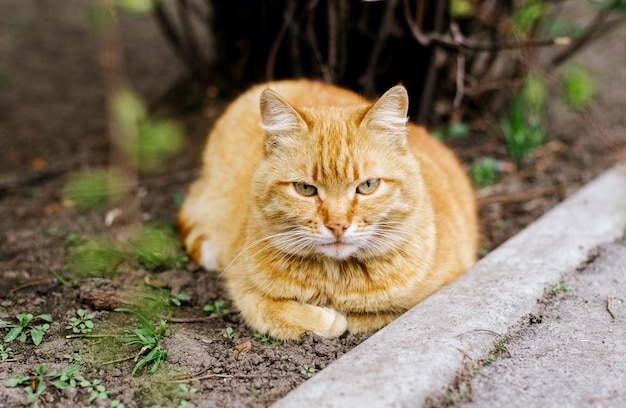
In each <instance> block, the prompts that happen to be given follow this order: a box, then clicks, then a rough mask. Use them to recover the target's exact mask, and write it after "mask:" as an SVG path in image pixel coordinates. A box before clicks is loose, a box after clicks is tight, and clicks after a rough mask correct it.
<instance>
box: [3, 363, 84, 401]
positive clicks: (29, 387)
mask: <svg viewBox="0 0 626 408" xmlns="http://www.w3.org/2000/svg"><path fill="white" fill-rule="evenodd" d="M79 369H80V366H79V365H78V364H74V365H71V366H69V367H67V368H65V369H63V370H54V371H51V372H49V373H48V372H46V365H45V364H39V365H38V366H36V367H35V370H33V371H32V372H30V373H29V375H13V376H11V377H9V378H8V379H7V380H6V381H5V382H4V385H5V386H7V387H9V388H14V387H17V386H18V385H22V386H24V390H25V391H26V395H27V398H26V400H27V402H28V403H29V404H33V405H32V406H33V407H36V408H37V407H39V404H38V400H39V397H40V396H41V394H42V393H43V392H44V391H45V390H46V387H47V385H48V384H50V385H52V386H54V387H55V388H57V389H59V390H64V389H65V388H67V387H69V386H72V387H75V386H76V385H77V384H79V385H80V384H82V382H83V381H85V379H84V378H83V377H82V376H80V375H77V374H76V372H77V371H78V370H79Z"/></svg>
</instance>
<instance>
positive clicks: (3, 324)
mask: <svg viewBox="0 0 626 408" xmlns="http://www.w3.org/2000/svg"><path fill="white" fill-rule="evenodd" d="M16 318H17V320H18V324H14V323H11V322H8V321H5V320H0V329H6V328H9V329H10V330H9V332H8V333H7V334H6V336H5V337H4V342H5V343H10V342H12V341H13V340H15V339H18V340H19V341H21V342H22V343H23V342H25V341H26V339H27V338H28V335H29V334H30V338H31V339H32V341H33V344H34V345H35V346H38V345H39V344H41V341H42V340H43V336H44V334H46V332H47V331H48V330H49V329H50V325H49V324H48V323H52V317H51V316H50V315H49V314H41V315H37V316H34V315H33V314H31V313H18V314H17V316H16ZM33 320H43V321H45V322H47V323H44V324H41V325H38V326H31V322H32V321H33Z"/></svg>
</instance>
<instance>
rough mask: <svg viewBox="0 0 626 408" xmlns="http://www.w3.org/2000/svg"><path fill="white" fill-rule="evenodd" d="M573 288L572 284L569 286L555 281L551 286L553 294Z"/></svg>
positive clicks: (569, 290)
mask: <svg viewBox="0 0 626 408" xmlns="http://www.w3.org/2000/svg"><path fill="white" fill-rule="evenodd" d="M573 290H574V287H573V286H569V285H567V284H565V283H563V282H556V283H555V284H554V287H553V288H552V293H554V294H555V295H556V294H557V293H561V292H572V291H573Z"/></svg>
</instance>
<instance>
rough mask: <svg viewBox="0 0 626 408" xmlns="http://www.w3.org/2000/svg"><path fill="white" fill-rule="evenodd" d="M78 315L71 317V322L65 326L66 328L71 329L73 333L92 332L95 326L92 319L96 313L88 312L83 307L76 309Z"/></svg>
mask: <svg viewBox="0 0 626 408" xmlns="http://www.w3.org/2000/svg"><path fill="white" fill-rule="evenodd" d="M76 316H78V317H71V318H70V324H68V325H67V326H65V328H66V329H68V330H71V331H72V332H73V333H80V334H87V333H91V331H92V330H93V326H94V325H93V321H92V320H91V319H93V318H94V316H95V315H94V314H93V313H87V312H86V311H84V310H83V309H78V310H77V311H76Z"/></svg>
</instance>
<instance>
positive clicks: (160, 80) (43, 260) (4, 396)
mask: <svg viewBox="0 0 626 408" xmlns="http://www.w3.org/2000/svg"><path fill="white" fill-rule="evenodd" d="M2 3H3V4H2V10H1V12H0V146H1V147H2V160H0V319H2V320H12V319H13V320H14V318H15V316H16V315H17V314H18V313H23V312H31V313H33V314H42V313H49V314H50V315H51V317H52V323H51V324H50V329H49V331H48V332H47V333H46V334H45V336H44V338H43V342H42V343H41V345H39V346H38V347H34V346H33V345H32V343H31V342H30V341H27V342H24V343H21V342H19V341H14V342H12V343H6V344H3V343H0V345H3V346H5V347H7V346H9V347H11V348H12V349H13V352H14V353H13V354H12V355H10V356H8V358H3V359H0V382H1V384H0V407H5V406H6V407H16V406H27V405H28V403H27V395H26V392H25V388H24V387H16V388H10V387H6V386H5V385H4V383H5V381H6V380H7V378H9V377H10V376H14V375H16V374H21V375H26V374H27V373H29V372H31V371H32V370H33V369H34V368H35V366H37V365H39V364H42V363H45V364H46V368H47V370H49V371H51V370H54V369H62V368H64V367H67V366H68V365H69V364H70V361H69V360H68V359H67V358H64V355H65V354H68V355H72V354H73V353H77V354H79V355H80V356H81V360H80V361H79V363H80V364H81V371H80V373H81V374H82V375H83V376H84V377H85V378H87V379H89V380H90V381H93V380H95V379H99V380H101V381H102V384H103V385H104V386H105V387H106V389H107V390H108V391H109V394H108V397H107V398H106V399H103V400H97V401H96V402H94V403H93V404H94V405H96V406H97V405H101V406H102V405H103V406H110V405H111V403H112V401H113V400H118V401H120V402H121V403H123V404H124V406H126V407H142V406H185V404H186V403H187V405H190V404H192V405H195V406H199V407H216V406H217V407H219V406H225V407H230V406H245V405H246V404H247V405H250V406H256V405H258V406H266V405H268V404H270V403H271V402H272V401H275V400H277V399H279V398H280V397H281V396H283V395H285V394H286V393H287V392H289V391H290V390H291V389H293V388H294V387H296V386H297V385H298V384H300V383H302V382H303V381H306V379H307V378H308V376H309V375H310V374H312V375H315V372H314V371H312V370H309V371H308V372H307V368H311V367H312V368H314V369H315V370H316V371H319V370H321V369H323V368H324V367H325V366H326V365H328V364H329V363H331V362H332V361H333V360H335V359H336V358H338V357H340V356H341V355H342V354H344V353H346V352H347V351H348V350H350V349H351V348H353V347H354V346H355V345H357V344H358V343H360V342H362V341H364V340H365V339H366V337H367V336H352V335H347V336H344V337H342V338H340V339H336V340H324V339H320V338H317V337H315V336H311V335H306V336H304V338H303V339H302V341H300V342H285V343H282V344H280V345H277V344H272V343H271V341H267V340H266V341H263V339H259V338H257V337H255V336H254V335H255V333H253V332H251V331H250V330H249V329H247V328H246V327H245V326H243V325H242V324H240V321H239V317H238V315H237V314H236V313H229V314H225V315H221V316H218V317H216V318H213V319H210V320H207V321H203V322H194V323H176V322H174V321H172V320H175V319H184V318H198V317H205V316H207V313H205V312H203V310H202V307H203V306H204V305H206V304H211V303H213V302H215V301H217V300H220V299H226V295H225V292H224V290H223V288H222V287H221V285H220V282H219V280H218V279H217V277H216V276H215V275H212V274H209V273H207V272H205V271H203V270H201V269H200V268H198V267H197V266H196V265H194V264H192V263H186V264H185V265H184V266H183V268H182V269H173V270H168V271H164V272H162V273H160V274H158V275H155V274H151V275H150V278H151V279H157V278H160V279H161V280H163V281H164V282H166V283H167V284H168V286H169V287H170V288H171V290H172V292H174V293H185V294H188V295H189V296H190V301H189V302H185V303H183V305H182V306H181V307H179V308H172V309H171V310H170V311H169V313H170V316H168V317H169V318H171V320H170V321H169V322H168V325H167V333H166V336H165V338H164V340H163V342H162V347H163V348H164V349H166V350H167V351H168V356H167V358H166V360H165V361H164V362H162V364H161V367H159V368H158V370H157V371H156V372H155V373H154V374H150V373H149V372H147V371H146V370H140V371H139V372H138V373H137V374H136V375H134V376H132V375H131V371H132V369H133V366H134V364H135V363H134V362H133V361H130V360H129V359H127V358H128V357H131V358H132V357H134V355H135V354H136V353H137V350H136V349H132V348H127V347H122V346H120V345H119V344H118V343H114V342H111V341H108V340H107V338H106V337H96V338H66V336H67V335H68V334H70V333H69V332H68V330H67V329H66V328H65V326H66V325H67V324H68V322H69V321H70V318H71V317H73V316H75V312H76V310H77V309H79V308H84V309H88V310H89V311H91V312H93V313H95V317H94V319H93V320H94V323H95V330H94V332H93V333H94V334H95V333H104V332H107V333H111V332H115V331H116V330H117V332H120V331H121V327H129V328H135V327H137V321H136V320H133V319H132V318H130V317H128V316H126V315H123V314H121V313H117V312H113V311H112V309H113V308H114V307H116V306H119V305H126V306H127V307H130V306H132V304H133V300H132V296H130V295H129V291H130V288H135V287H137V286H140V285H142V282H143V280H144V278H145V277H146V275H147V273H146V272H145V271H143V270H139V269H138V270H130V271H128V272H127V273H126V274H124V275H122V276H117V277H114V278H110V279H96V278H93V279H82V280H80V281H79V282H78V283H77V284H76V285H72V284H61V283H59V282H58V281H57V280H56V279H54V278H53V276H52V275H51V274H50V271H58V270H59V268H60V267H61V265H62V264H63V260H64V257H65V255H66V249H65V242H66V239H67V237H68V235H69V234H71V233H72V232H76V231H81V233H82V234H88V233H90V232H102V231H106V230H107V227H106V225H105V223H104V218H105V215H106V213H107V212H108V211H109V210H111V208H102V209H99V210H95V211H90V212H78V211H76V210H75V209H72V208H69V207H67V206H64V204H63V200H62V197H61V188H62V186H63V183H64V181H65V180H66V179H67V176H68V175H69V174H71V172H73V171H76V170H80V169H85V168H93V167H96V166H99V165H103V164H105V163H106V162H107V159H108V155H109V149H108V138H107V130H106V109H105V99H104V91H103V87H102V85H101V84H102V81H101V76H100V70H99V66H98V64H97V61H96V58H95V52H94V42H93V38H92V35H91V34H90V29H89V24H88V21H87V17H86V11H85V8H84V2H82V1H80V0H71V1H69V0H68V1H64V2H58V4H56V3H55V5H54V7H52V3H51V2H41V3H37V2H29V3H25V2H23V1H21V0H4V1H3V2H2ZM36 4H40V5H41V4H44V5H46V4H47V5H48V7H36ZM121 23H122V24H121V26H122V34H123V37H124V38H123V40H124V45H125V47H126V49H127V65H128V72H129V76H130V79H131V82H132V84H133V86H134V87H135V88H136V89H137V90H138V91H139V92H140V94H141V95H142V96H143V97H144V98H145V99H146V100H147V101H154V100H156V99H157V98H158V97H159V96H160V95H161V94H162V93H163V92H164V91H165V89H167V87H168V85H169V84H171V83H173V82H174V81H175V80H176V79H177V78H178V76H179V75H180V74H181V73H182V68H181V67H180V65H179V63H178V61H177V60H176V58H175V57H174V55H173V54H172V52H171V50H170V49H169V48H168V47H167V45H166V44H165V43H164V41H163V39H162V38H161V36H160V34H159V33H158V30H157V27H156V26H155V25H154V23H153V21H152V20H151V19H149V18H146V17H136V16H124V15H123V16H122V20H121ZM623 38H624V36H623V35H617V34H612V35H611V36H608V37H605V38H604V39H603V40H602V42H601V43H600V44H597V45H596V46H594V48H593V50H590V51H588V52H587V53H583V54H581V56H580V59H581V60H582V61H584V62H586V63H588V64H589V65H590V68H591V69H592V71H593V73H594V75H596V76H597V78H598V83H597V97H596V99H595V100H594V102H593V104H592V105H591V106H590V107H589V108H588V109H587V110H585V112H583V113H582V114H577V115H574V114H572V113H569V112H567V111H566V110H564V109H562V108H560V107H559V106H556V105H555V106H554V108H553V110H552V117H553V120H551V126H550V135H551V138H550V140H549V141H548V143H546V144H545V145H544V146H543V147H541V148H539V149H538V150H537V151H536V152H534V153H533V154H531V155H530V156H529V157H527V158H526V159H524V160H522V161H521V162H520V163H517V166H516V169H515V171H511V172H506V173H503V174H502V175H501V180H500V182H499V183H498V184H497V185H495V186H494V187H491V188H488V189H482V190H480V191H478V195H479V197H480V204H481V226H482V230H483V234H484V238H483V246H484V248H485V251H489V250H490V249H493V248H495V247H496V246H498V245H499V244H500V243H502V242H503V241H504V240H506V239H507V238H509V237H510V236H512V235H514V234H515V233H516V232H518V231H519V230H520V229H522V228H523V227H524V226H526V225H528V224H529V223H530V222H531V221H532V220H534V219H536V218H537V217H538V216H540V215H541V214H543V213H544V212H545V211H546V210H547V209H549V208H551V207H552V206H554V205H555V204H556V203H558V202H559V201H561V200H562V199H563V198H564V197H566V196H567V195H568V194H570V193H571V192H573V191H575V190H576V189H578V188H579V187H580V186H581V185H583V184H584V183H586V182H587V181H589V180H591V179H592V178H593V177H595V176H597V175H598V174H599V173H601V172H602V171H603V170H604V169H606V168H607V167H609V166H610V165H611V164H612V163H615V162H617V161H619V160H621V159H623V158H624V157H626V155H625V152H626V150H625V148H626V138H625V134H626V132H624V129H625V128H626V116H624V115H623V109H621V108H623V107H624V106H626V95H625V93H624V91H623V90H624V89H626V87H625V86H624V85H625V84H626V81H625V80H624V78H625V76H624V60H625V57H624V42H623ZM590 56H591V58H590ZM616 83H617V84H619V85H618V86H616ZM225 91H226V93H228V90H225ZM219 94H221V92H218V95H219ZM225 103H226V101H225V100H222V99H219V98H213V99H210V100H209V103H208V104H207V106H206V109H205V110H204V111H203V112H202V113H197V114H189V115H186V116H184V117H180V118H178V120H179V121H180V123H181V124H182V125H183V126H184V127H185V129H186V131H187V141H186V144H185V148H184V149H183V150H182V152H180V153H179V154H178V155H176V156H175V157H174V158H172V159H170V160H168V161H167V162H166V163H164V165H163V168H162V170H161V171H159V172H158V173H156V174H152V175H150V176H145V177H143V178H142V179H141V181H140V186H141V188H142V191H143V194H142V197H141V206H142V212H143V214H144V217H145V218H149V219H150V220H159V221H163V222H166V223H170V224H171V223H173V220H174V216H175V213H176V197H177V196H180V195H181V194H183V195H184V194H185V191H186V188H187V186H188V184H189V182H190V181H191V180H193V179H194V177H195V176H196V175H197V173H198V170H199V159H200V157H199V154H198V153H199V151H200V149H201V146H203V144H204V140H205V136H206V132H207V130H208V129H209V128H210V126H211V123H212V122H213V121H214V120H215V118H216V116H217V115H218V114H219V112H220V111H221V110H222V109H223V108H224V106H225ZM451 146H452V147H453V148H454V149H455V150H456V151H457V152H458V154H459V156H460V157H461V159H462V160H463V161H464V163H466V164H469V163H471V162H472V161H473V160H474V159H476V158H478V157H481V156H485V155H491V156H494V157H497V158H503V159H506V157H507V154H506V151H505V150H504V147H503V145H502V143H501V142H500V141H499V139H498V137H497V136H496V135H493V134H490V133H485V134H476V135H472V136H470V137H468V138H465V139H463V140H456V141H454V142H453V143H452V144H451ZM102 299H109V300H110V299H117V301H115V302H111V301H103V300H102ZM120 302H121V303H120ZM125 302H130V304H128V303H125ZM135 302H136V300H135ZM227 305H228V303H227ZM37 324H39V323H37ZM228 327H231V328H232V333H231V334H230V335H228V336H226V337H225V336H224V335H225V334H227V333H226V329H227V328H228ZM0 335H2V336H4V335H5V331H4V330H2V331H0ZM228 337H231V338H228ZM109 340H110V339H109ZM188 379H193V380H191V381H187V380H188ZM35 383H36V382H35ZM181 383H184V384H187V385H188V387H189V388H181V387H180V384H181ZM33 385H37V384H33ZM191 387H192V388H193V389H191ZM89 396H90V394H89V392H88V390H87V389H85V388H80V387H78V388H68V389H65V390H64V391H59V390H57V389H56V388H54V387H53V386H51V385H50V384H49V385H48V387H47V388H46V390H45V391H44V392H43V394H42V397H41V398H40V399H39V401H40V404H41V405H42V406H46V407H54V406H59V407H65V406H75V405H76V404H79V405H81V406H82V405H89V401H88V399H89Z"/></svg>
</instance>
